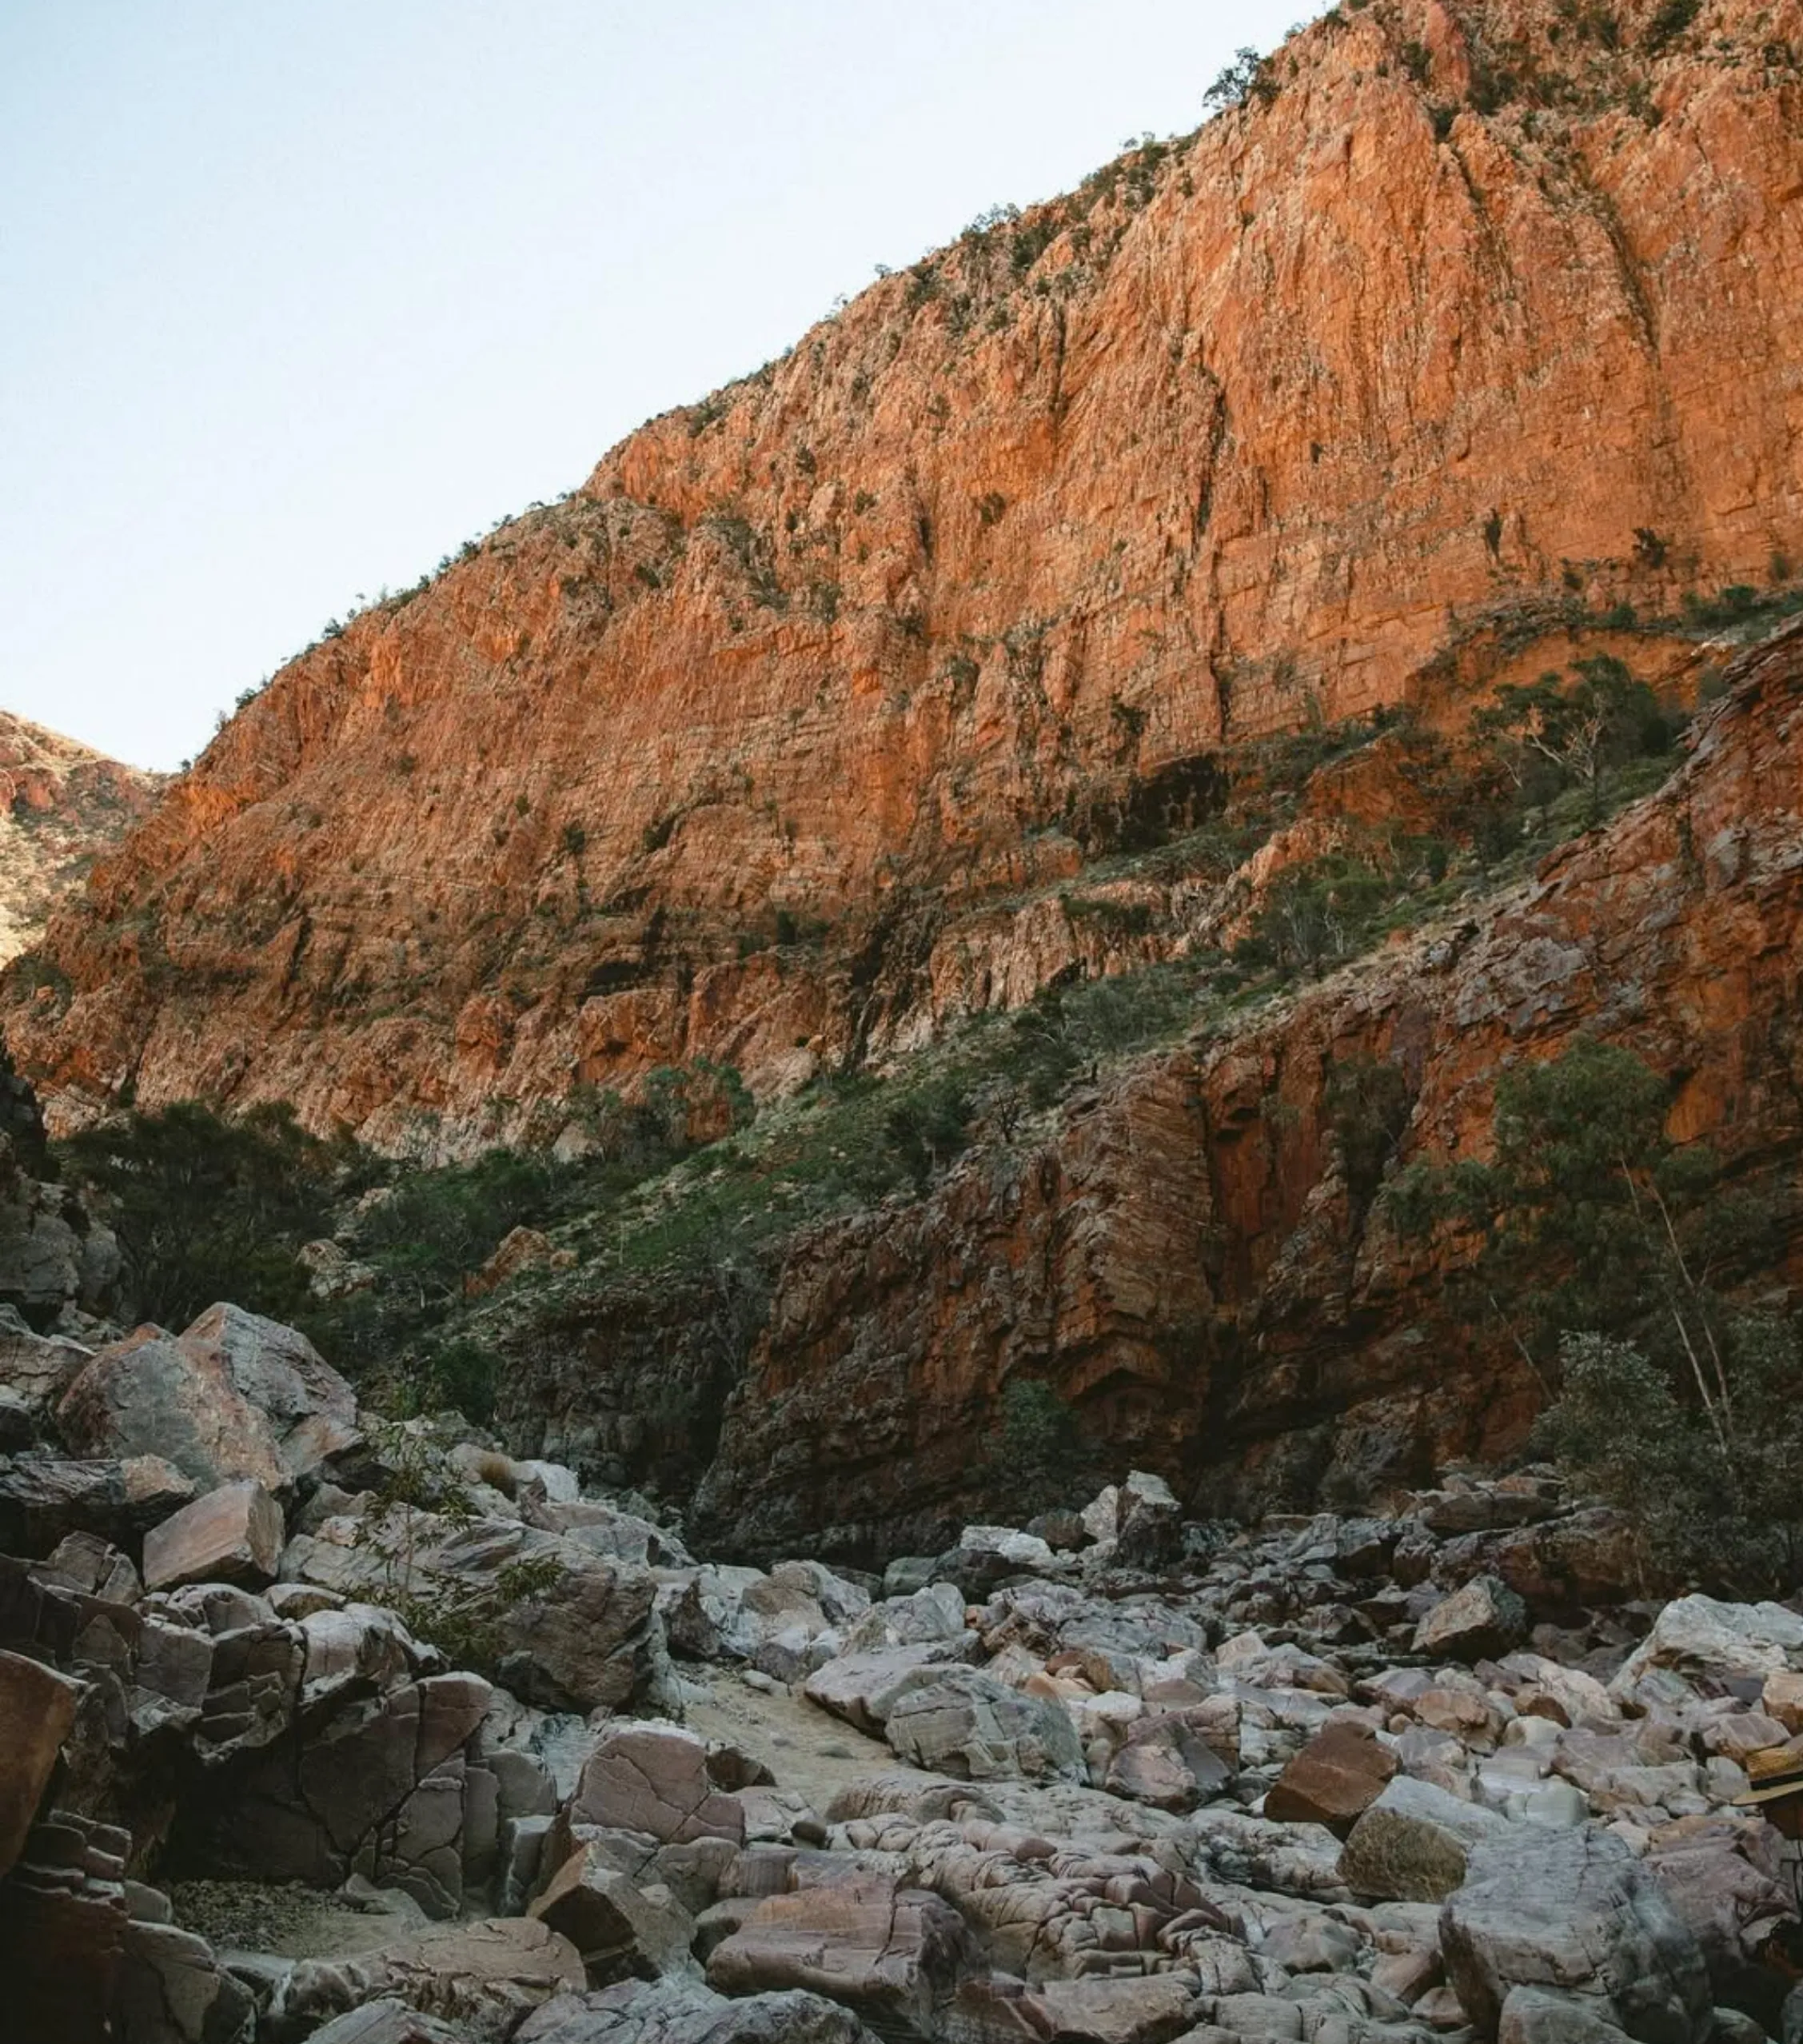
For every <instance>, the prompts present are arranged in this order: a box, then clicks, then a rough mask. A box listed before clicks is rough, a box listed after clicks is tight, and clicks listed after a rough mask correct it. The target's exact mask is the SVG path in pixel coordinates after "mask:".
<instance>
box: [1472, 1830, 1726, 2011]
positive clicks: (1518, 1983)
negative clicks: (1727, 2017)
mask: <svg viewBox="0 0 1803 2044" xmlns="http://www.w3.org/2000/svg"><path fill="white" fill-rule="evenodd" d="M1440 1949H1441V1952H1442V1956H1443V1958H1444V1960H1445V1963H1446V1977H1447V1978H1448V1979H1449V1981H1450V1982H1451V1984H1452V1986H1453V1987H1454V1989H1455V1990H1456V1991H1457V1993H1458V1998H1459V2001H1460V2002H1461V2004H1462V2006H1463V2007H1464V2009H1465V2010H1466V2014H1468V2015H1469V2016H1470V2018H1471V2020H1472V2022H1474V2024H1475V2025H1476V2026H1477V2027H1478V2030H1479V2031H1480V2033H1481V2034H1484V2035H1486V2036H1487V2035H1494V2034H1495V2032H1496V2030H1497V2029H1498V2025H1499V2023H1500V2022H1501V2020H1502V2010H1503V2004H1504V2002H1505V2001H1506V1999H1507V1998H1508V1996H1509V1994H1510V1990H1512V1989H1514V1988H1517V1987H1528V1988H1541V1989H1551V1990H1557V1991H1559V1992H1562V1993H1567V1994H1578V1995H1582V1996H1584V1997H1586V1998H1589V1999H1590V2000H1591V2001H1592V2002H1594V2004H1595V2014H1597V2015H1598V2016H1599V2017H1600V2018H1602V2020H1603V2021H1604V2022H1611V2023H1614V2025H1615V2026H1617V2027H1618V2028H1619V2029H1621V2030H1625V2032H1626V2033H1627V2034H1628V2035H1629V2036H1630V2037H1633V2038H1640V2039H1641V2040H1643V2044H1703V2040H1704V2039H1705V2038H1706V2037H1707V2036H1708V2034H1709V2028H1710V2025H1711V2022H1712V2016H1711V2002H1710V1995H1709V1973H1708V1970H1707V1968H1706V1966H1705V1964H1704V1961H1703V1954H1702V1951H1701V1948H1700V1947H1699V1946H1698V1945H1697V1940H1696V1938H1694V1937H1693V1935H1692V1934H1691V1933H1690V1931H1689V1930H1688V1929H1687V1928H1686V1926H1685V1924H1684V1922H1683V1921H1682V1920H1681V1918H1679V1916H1678V1915H1677V1912H1676V1911H1675V1910H1673V1907H1672V1906H1671V1904H1670V1903H1669V1902H1668V1901H1667V1900H1666V1898H1665V1896H1664V1894H1662V1893H1661V1890H1660V1888H1659V1886H1658V1884H1657V1882H1656V1881H1655V1880H1654V1879H1653V1877H1652V1876H1651V1875H1650V1874H1649V1873H1648V1872H1647V1871H1646V1870H1645V1868H1644V1867H1643V1866H1641V1864H1640V1862H1638V1861H1637V1859H1636V1858H1634V1856H1633V1854H1632V1853H1631V1852H1630V1851H1629V1850H1628V1848H1627V1846H1625V1845H1624V1844H1623V1843H1622V1841H1621V1840H1620V1839H1619V1838H1615V1837H1614V1836H1612V1835H1611V1834H1608V1833H1606V1832H1601V1831H1597V1830H1591V1829H1589V1828H1586V1829H1582V1830H1566V1831H1551V1830H1542V1829H1540V1828H1538V1827H1537V1826H1529V1825H1523V1826H1519V1827H1518V1828H1515V1829H1513V1830H1511V1831H1510V1833H1509V1834H1507V1835H1506V1836H1501V1837H1497V1838H1489V1839H1486V1840H1484V1841H1482V1842H1481V1843H1479V1844H1478V1845H1475V1846H1474V1847H1473V1848H1472V1850H1471V1854H1470V1864H1469V1866H1468V1868H1467V1870H1466V1878H1465V1881H1464V1883H1463V1885H1462V1886H1461V1887H1460V1888H1459V1889H1458V1890H1457V1891H1456V1892H1455V1893H1454V1894H1452V1895H1450V1896H1449V1897H1448V1898H1447V1900H1446V1906H1445V1907H1444V1908H1443V1909H1442V1910H1441V1912H1440Z"/></svg>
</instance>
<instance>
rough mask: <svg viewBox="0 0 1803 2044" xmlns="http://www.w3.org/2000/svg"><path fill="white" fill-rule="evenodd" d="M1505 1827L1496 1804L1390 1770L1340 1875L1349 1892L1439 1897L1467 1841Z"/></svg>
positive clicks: (1358, 1826) (1459, 1874)
mask: <svg viewBox="0 0 1803 2044" xmlns="http://www.w3.org/2000/svg"><path fill="white" fill-rule="evenodd" d="M1511 1829H1512V1826H1510V1822H1509V1819H1508V1818H1506V1817H1504V1816H1502V1815H1501V1814H1499V1813H1498V1812H1497V1811H1496V1810H1486V1809H1484V1808H1483V1807H1482V1806H1481V1805H1479V1804H1478V1803H1474V1802H1461V1801H1460V1800H1459V1798H1458V1797H1457V1796H1456V1795H1451V1794H1448V1793H1447V1792H1446V1790H1444V1789H1440V1788H1436V1787H1434V1785H1433V1783H1430V1782H1419V1781H1416V1780H1415V1779H1414V1778H1413V1777H1412V1776H1410V1775H1397V1776H1396V1778H1395V1779H1394V1780H1393V1781H1391V1782H1390V1783H1387V1784H1386V1787H1385V1788H1384V1790H1383V1793H1382V1794H1381V1795H1380V1796H1378V1799H1377V1800H1376V1802H1374V1803H1372V1804H1371V1805H1370V1807H1369V1808H1368V1809H1367V1810H1365V1812H1364V1813H1363V1814H1362V1816H1360V1817H1359V1818H1358V1821H1357V1822H1355V1823H1354V1825H1353V1827H1352V1830H1351V1831H1350V1834H1348V1836H1347V1838H1346V1846H1345V1848H1344V1850H1342V1852H1341V1854H1340V1878H1341V1879H1342V1881H1344V1882H1345V1883H1346V1886H1348V1887H1349V1888H1350V1889H1351V1890H1352V1891H1353V1893H1354V1894H1355V1895H1362V1896H1369V1897H1374V1898H1378V1900H1381V1901H1389V1902H1442V1901H1444V1899H1445V1898H1446V1896H1448V1895H1450V1894H1451V1893H1452V1891H1453V1890H1454V1889H1455V1888H1456V1887H1458V1885H1459V1883H1460V1882H1462V1881H1463V1880H1464V1878H1465V1871H1466V1861H1467V1859H1468V1858H1469V1857H1470V1853H1471V1850H1472V1848H1473V1847H1474V1846H1477V1845H1478V1844H1480V1843H1482V1842H1484V1841H1485V1840H1486V1839H1494V1838H1503V1837H1506V1836H1507V1835H1508V1834H1509V1833H1510V1830H1511ZM1535 1835H1536V1836H1537V1837H1540V1836H1544V1835H1545V1834H1544V1832H1542V1831H1541V1830H1539V1829H1538V1827H1537V1829H1536V1833H1535Z"/></svg>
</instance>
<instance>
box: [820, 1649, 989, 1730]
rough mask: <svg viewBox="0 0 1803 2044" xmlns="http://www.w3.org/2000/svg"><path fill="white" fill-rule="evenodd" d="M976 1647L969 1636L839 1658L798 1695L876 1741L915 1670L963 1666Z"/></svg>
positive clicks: (825, 1664)
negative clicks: (959, 1664)
mask: <svg viewBox="0 0 1803 2044" xmlns="http://www.w3.org/2000/svg"><path fill="white" fill-rule="evenodd" d="M975 1644H976V1640H975V1635H974V1634H971V1633H968V1632H963V1633H960V1634H959V1635H958V1637H957V1638H956V1639H934V1640H926V1641H923V1642H922V1643H920V1644H919V1646H916V1647H885V1648H884V1649H883V1650H882V1651H880V1652H878V1653H874V1654H841V1655H838V1656H837V1657H836V1658H835V1659H832V1660H830V1661H828V1662H825V1663H823V1664H822V1665H821V1666H820V1667H817V1668H816V1670H815V1671H814V1672H813V1673H812V1675H809V1676H808V1679H807V1681H806V1682H805V1683H804V1684H803V1685H802V1691H803V1694H804V1695H805V1696H806V1697H807V1698H808V1701H809V1702H810V1703H817V1704H819V1705H820V1708H821V1709H822V1710H823V1711H831V1712H832V1715H834V1716H835V1717H836V1718H843V1719H844V1720H845V1722H846V1723H848V1724H850V1725H855V1726H856V1727H857V1729H858V1730H859V1731H862V1732H868V1733H870V1734H872V1735H873V1736H874V1737H876V1738H878V1739H880V1738H881V1737H882V1736H883V1727H884V1724H885V1723H887V1722H888V1716H889V1713H890V1711H891V1710H892V1708H893V1707H894V1705H895V1702H896V1698H897V1697H898V1696H900V1695H901V1693H902V1691H903V1690H904V1689H905V1688H906V1687H907V1685H908V1684H909V1683H910V1682H911V1681H912V1680H913V1679H914V1678H915V1674H916V1673H917V1671H919V1670H920V1669H922V1668H932V1667H945V1666H947V1665H948V1664H950V1663H954V1662H959V1661H963V1660H966V1659H968V1657H969V1655H970V1653H971V1650H972V1649H973V1648H974V1647H975Z"/></svg>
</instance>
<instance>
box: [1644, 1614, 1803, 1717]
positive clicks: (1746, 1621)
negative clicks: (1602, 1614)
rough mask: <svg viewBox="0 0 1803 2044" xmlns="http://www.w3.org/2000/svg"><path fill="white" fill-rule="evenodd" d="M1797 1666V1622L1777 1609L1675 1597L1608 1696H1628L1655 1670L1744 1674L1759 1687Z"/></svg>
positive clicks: (1800, 1625) (1801, 1645)
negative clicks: (1784, 1670)
mask: <svg viewBox="0 0 1803 2044" xmlns="http://www.w3.org/2000/svg"><path fill="white" fill-rule="evenodd" d="M1798 1665H1803V1618H1799V1617H1798V1616H1797V1614H1796V1612H1795V1611H1789V1610H1788V1609H1786V1607H1785V1606H1784V1605H1782V1604H1729V1603H1722V1602H1721V1600H1720V1599H1717V1598H1714V1597H1704V1596H1694V1597H1680V1598H1679V1599H1677V1602H1676V1603H1669V1604H1667V1605H1666V1606H1665V1609H1664V1610H1663V1611H1661V1612H1660V1614H1659V1615H1658V1617H1657V1619H1654V1620H1653V1630H1652V1631H1650V1632H1649V1634H1648V1635H1647V1636H1646V1637H1645V1639H1643V1640H1642V1641H1641V1643H1640V1645H1639V1646H1638V1647H1636V1648H1635V1649H1634V1651H1633V1653H1631V1654H1630V1655H1629V1656H1628V1658H1627V1659H1626V1660H1625V1661H1624V1662H1623V1663H1622V1666H1621V1667H1620V1668H1619V1669H1618V1671H1616V1675H1615V1677H1614V1680H1613V1681H1612V1682H1611V1683H1610V1685H1609V1689H1610V1695H1612V1696H1618V1697H1620V1696H1627V1695H1632V1693H1633V1689H1634V1687H1635V1685H1636V1684H1637V1683H1638V1682H1639V1681H1640V1680H1641V1677H1642V1676H1643V1675H1646V1674H1647V1673H1648V1672H1649V1671H1651V1670H1653V1669H1655V1668H1670V1669H1673V1670H1674V1671H1676V1672H1677V1673H1678V1674H1680V1675H1709V1676H1713V1678H1714V1679H1717V1681H1720V1680H1723V1679H1726V1678H1728V1677H1731V1676H1737V1675H1745V1676H1748V1677H1756V1678H1757V1679H1758V1680H1760V1681H1761V1682H1764V1681H1765V1679H1767V1678H1768V1677H1769V1676H1771V1675H1776V1674H1777V1673H1778V1672H1779V1671H1780V1670H1781V1669H1785V1668H1789V1667H1794V1666H1798Z"/></svg>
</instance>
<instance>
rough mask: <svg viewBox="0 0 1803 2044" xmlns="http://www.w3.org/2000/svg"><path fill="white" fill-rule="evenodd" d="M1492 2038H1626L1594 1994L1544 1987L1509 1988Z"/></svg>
mask: <svg viewBox="0 0 1803 2044" xmlns="http://www.w3.org/2000/svg"><path fill="white" fill-rule="evenodd" d="M1496 2034H1497V2040H1498V2044H1627V2036H1628V2034H1627V2032H1626V2031H1625V2030H1622V2029H1620V2028H1618V2026H1616V2025H1615V2024H1614V2023H1613V2022H1610V2020H1609V2018H1608V2017H1607V2016H1606V2014H1604V2013H1603V2007H1602V2003H1600V2002H1598V2000H1597V1998H1596V1997H1595V1996H1594V1994H1564V1993H1561V1992H1560V1991H1558V1990H1556V1989H1554V1988H1548V1987H1511V1988H1510V1990H1509V1993H1508V1995H1507V1997H1506V1999H1505V2000H1504V2002H1503V2004H1502V2015H1501V2016H1500V2017H1499V2018H1498V2023H1497V2033H1496ZM1717 2044H1725V2039H1717Z"/></svg>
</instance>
